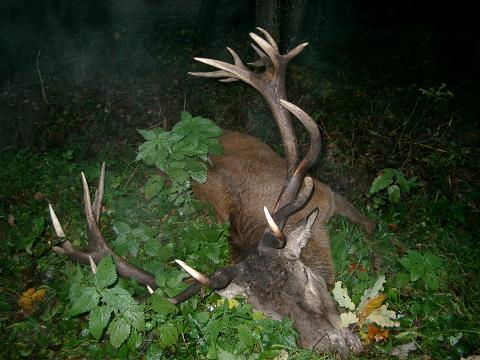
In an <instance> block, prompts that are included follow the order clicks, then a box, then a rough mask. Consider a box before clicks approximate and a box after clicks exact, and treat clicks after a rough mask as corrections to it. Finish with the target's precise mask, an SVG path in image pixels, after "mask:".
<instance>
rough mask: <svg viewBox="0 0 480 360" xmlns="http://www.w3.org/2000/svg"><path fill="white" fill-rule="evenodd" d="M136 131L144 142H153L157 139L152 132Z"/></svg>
mask: <svg viewBox="0 0 480 360" xmlns="http://www.w3.org/2000/svg"><path fill="white" fill-rule="evenodd" d="M137 131H138V132H139V134H140V135H142V136H143V138H144V139H145V140H153V139H156V138H157V134H156V133H155V132H154V131H150V130H140V129H137Z"/></svg>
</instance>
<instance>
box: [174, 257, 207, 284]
mask: <svg viewBox="0 0 480 360" xmlns="http://www.w3.org/2000/svg"><path fill="white" fill-rule="evenodd" d="M175 262H176V263H177V264H178V265H180V266H181V267H182V268H183V270H185V271H186V272H187V273H188V274H190V276H192V277H193V278H194V279H195V280H197V281H198V282H200V283H202V284H205V285H209V284H210V279H209V278H208V277H206V276H205V275H203V274H202V273H201V272H198V271H197V270H195V269H194V268H192V267H190V266H189V265H187V264H186V263H185V262H183V261H182V260H179V259H175Z"/></svg>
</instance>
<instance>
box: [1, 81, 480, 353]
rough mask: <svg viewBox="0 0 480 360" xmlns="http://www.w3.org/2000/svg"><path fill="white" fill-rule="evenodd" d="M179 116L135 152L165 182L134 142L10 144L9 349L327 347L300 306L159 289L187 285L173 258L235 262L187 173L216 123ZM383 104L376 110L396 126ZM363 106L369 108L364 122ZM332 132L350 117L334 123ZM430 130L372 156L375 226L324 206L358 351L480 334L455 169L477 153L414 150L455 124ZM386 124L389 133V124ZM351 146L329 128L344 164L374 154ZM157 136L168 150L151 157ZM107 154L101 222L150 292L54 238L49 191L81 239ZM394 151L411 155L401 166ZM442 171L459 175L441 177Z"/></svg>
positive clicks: (449, 347)
mask: <svg viewBox="0 0 480 360" xmlns="http://www.w3.org/2000/svg"><path fill="white" fill-rule="evenodd" d="M439 91H440V93H438V91H435V89H432V90H425V93H424V94H423V95H424V96H434V97H435V96H436V97H437V98H438V96H440V97H441V98H442V97H443V96H448V95H445V94H446V93H445V92H442V91H443V88H441V89H439ZM429 94H430V95H429ZM442 104H444V103H443V102H440V103H438V102H435V101H434V102H432V103H431V106H434V105H435V106H440V109H438V110H437V113H436V114H437V115H438V114H442V113H443V112H444V109H443V108H442V107H441V105H442ZM319 116H320V118H321V117H322V116H321V115H319ZM182 118H183V120H184V122H182V123H181V124H183V125H179V126H177V127H174V128H173V129H172V131H171V132H165V131H163V130H149V131H143V132H142V135H143V136H144V137H145V139H146V140H147V141H146V142H145V143H144V144H147V145H143V147H141V148H140V154H141V155H140V154H139V156H138V158H139V159H144V160H145V161H146V162H147V163H150V164H155V165H156V166H157V167H159V168H160V169H161V170H162V171H163V172H164V173H167V174H169V175H170V176H171V177H172V178H174V179H175V178H176V179H177V180H178V181H177V182H176V183H175V181H174V182H173V186H170V187H168V186H166V185H165V183H164V181H163V180H162V178H160V177H158V174H157V173H153V172H152V170H151V169H149V168H146V167H144V166H143V165H142V164H141V163H138V162H133V161H132V159H133V158H134V157H135V154H133V152H129V151H125V154H124V155H123V156H122V157H118V156H116V155H117V154H110V155H108V154H103V155H98V156H97V157H94V158H93V159H90V160H88V161H86V160H85V158H86V156H85V154H83V153H82V152H81V151H80V150H78V149H81V146H79V147H78V148H77V147H74V148H71V149H70V148H69V149H63V150H49V151H46V152H43V153H38V152H33V151H29V150H23V151H20V152H13V151H4V152H3V153H2V154H1V159H0V178H1V179H2V182H1V183H2V192H1V193H0V200H1V204H2V206H1V208H0V219H1V222H0V250H1V251H2V254H3V255H2V258H1V259H0V265H1V266H0V269H1V270H0V271H1V280H0V281H1V284H0V286H1V287H0V311H1V322H0V340H1V342H2V344H3V346H2V348H1V349H0V357H2V358H8V359H17V358H36V359H38V358H146V359H158V358H179V359H182V358H185V359H195V358H213V359H214V358H218V359H243V358H245V359H256V358H260V359H275V358H278V359H286V358H291V359H317V358H322V357H327V358H330V357H332V355H325V356H319V355H316V354H313V353H311V352H310V351H307V350H302V349H299V348H298V347H297V346H296V339H297V334H296V332H295V330H294V327H293V325H292V323H291V321H289V320H288V319H285V320H284V321H282V322H278V321H273V320H270V319H268V318H265V316H263V315H262V314H261V313H258V312H255V311H254V310H253V309H251V307H250V306H249V305H248V304H246V303H244V302H243V301H242V300H241V299H238V300H230V301H224V300H222V299H221V298H219V297H218V296H217V295H215V294H212V293H209V292H207V293H203V294H201V295H200V296H196V297H194V298H192V299H190V300H189V301H188V302H185V303H183V304H181V305H179V306H172V305H171V304H170V303H168V302H167V301H166V300H165V297H167V296H172V295H175V294H177V293H178V292H179V291H180V290H181V289H184V288H185V285H184V284H183V283H182V280H183V279H184V278H185V277H186V275H185V273H184V272H183V271H181V269H179V268H178V267H177V266H176V265H175V264H174V263H173V262H172V260H173V259H176V258H178V259H182V260H185V261H186V262H188V263H189V264H190V265H192V266H194V267H195V268H197V269H198V270H200V271H201V272H204V273H211V272H213V271H214V270H215V269H217V268H218V267H220V266H222V265H224V264H226V263H228V243H227V239H228V225H218V224H217V223H216V222H215V220H214V217H213V216H212V215H206V214H211V211H209V209H205V207H204V206H202V205H200V204H198V203H196V202H195V201H194V200H192V198H191V196H190V190H189V186H188V185H190V181H191V179H196V180H199V181H202V180H204V179H205V169H206V168H205V166H204V164H203V163H202V161H203V160H205V159H206V157H207V154H208V153H209V151H210V152H211V151H212V150H213V151H217V150H218V149H217V147H216V145H215V142H214V138H215V136H218V134H219V133H220V131H219V129H218V128H216V127H214V126H213V125H212V124H211V123H209V122H208V121H207V120H205V119H201V118H192V117H191V116H190V115H189V114H186V113H184V114H183V115H182ZM386 119H387V117H385V119H383V120H384V123H382V124H381V125H382V126H384V127H385V128H387V129H388V126H389V124H388V121H387V120H388V119H387V120H386ZM397 120H398V119H397ZM369 121H373V120H372V119H365V121H364V123H366V124H369ZM379 121H380V120H379ZM392 121H393V120H392ZM412 121H413V120H412ZM188 122H190V125H187V126H185V124H188ZM194 123H197V124H203V125H202V126H203V127H204V129H203V130H202V131H206V132H207V133H208V134H209V135H208V136H205V137H202V136H198V134H197V135H195V134H196V131H197V130H198V129H196V128H195V127H194V126H193V124H194ZM202 126H201V127H202ZM369 129H370V130H371V129H372V128H371V127H370V128H369ZM335 131H339V132H341V131H344V130H343V129H342V127H341V125H339V128H338V129H337V130H335ZM392 131H393V130H392ZM396 131H397V132H392V133H389V132H388V131H385V132H384V133H386V134H388V135H389V136H392V137H395V136H397V135H398V132H399V131H400V130H396ZM433 131H437V135H436V136H435V137H434V136H432V137H429V138H428V139H423V140H422V141H423V142H419V144H423V146H420V145H418V144H416V145H415V144H413V145H412V141H411V139H415V138H416V136H417V135H416V134H415V131H414V129H409V128H407V127H405V128H404V129H403V132H401V134H402V138H401V139H400V140H401V141H400V140H399V142H398V143H397V144H396V145H395V146H394V147H393V149H394V151H392V152H388V153H387V155H388V156H383V155H384V154H383V155H382V156H373V155H372V156H371V158H374V159H378V158H379V157H381V158H382V159H383V158H384V157H385V159H386V160H385V162H386V164H382V165H387V166H381V169H379V170H382V171H380V172H379V173H378V176H377V178H376V179H375V180H374V181H373V182H371V186H370V191H369V198H368V199H366V204H367V205H368V206H367V209H366V213H367V214H368V215H369V216H371V217H372V218H375V220H376V221H377V223H378V229H377V231H376V232H375V233H374V234H373V235H371V236H370V237H368V236H366V235H365V234H364V233H363V232H362V231H361V230H359V229H358V228H356V227H354V226H352V225H350V224H347V223H346V222H345V221H344V220H342V219H340V218H334V219H333V221H331V226H330V234H331V243H332V252H333V257H334V259H335V265H336V270H337V273H338V277H337V278H338V280H339V281H340V283H339V285H338V288H337V292H339V293H340V294H342V295H341V297H342V299H343V300H342V301H341V303H340V304H339V305H340V309H341V311H342V313H343V314H345V315H344V316H343V317H344V318H346V319H347V322H348V323H349V324H350V327H352V328H353V329H354V331H355V332H357V333H358V334H359V335H360V336H361V337H362V341H363V343H364V345H365V352H364V353H363V354H362V355H361V357H362V358H385V357H390V356H393V355H392V354H398V353H399V352H400V351H401V350H402V349H403V350H404V351H405V352H406V353H409V356H411V357H420V358H427V359H428V358H438V359H447V358H452V359H455V358H459V357H460V356H467V355H470V354H475V353H476V352H477V351H478V349H479V348H480V333H479V331H480V330H479V329H480V316H479V311H480V303H479V299H480V281H479V278H478V274H479V272H480V265H479V262H478V259H479V255H480V254H479V250H478V247H476V245H475V241H478V239H477V237H478V225H476V223H475V222H474V221H472V220H471V218H472V212H471V207H472V204H473V205H475V204H477V203H478V202H477V200H478V199H477V196H478V194H476V193H475V192H474V191H470V190H469V188H467V190H468V191H463V192H462V191H460V190H462V186H463V187H465V186H466V185H465V184H462V183H461V182H460V181H458V182H456V179H462V178H465V176H469V175H468V174H467V175H465V173H464V171H465V170H464V169H465V168H466V166H467V165H469V166H471V168H475V167H476V165H475V164H474V163H471V158H472V157H474V156H475V153H474V152H472V153H469V152H467V151H466V150H465V149H464V147H463V145H459V146H457V144H455V143H452V144H451V145H448V146H452V149H451V151H450V150H449V156H440V155H441V154H443V153H442V152H441V151H440V152H439V151H433V152H430V154H429V155H428V156H423V155H424V154H423V153H421V152H419V153H421V154H422V156H421V159H420V157H418V158H416V157H415V156H413V155H411V153H412V147H414V148H415V149H414V150H418V148H416V147H415V146H420V147H422V148H425V145H426V146H428V147H433V146H434V145H435V148H440V145H445V144H448V140H449V139H451V134H448V133H447V132H445V133H444V132H442V131H443V130H442V129H433ZM358 136H359V137H361V136H364V135H362V134H359V135H358ZM382 139H383V140H384V142H385V143H388V139H387V135H384V136H383V137H382ZM427 140H429V141H430V140H432V141H433V140H435V141H436V142H437V144H431V143H430V142H428V141H427ZM350 145H353V144H342V143H340V142H339V143H337V144H335V143H331V144H330V146H331V153H332V154H333V155H334V156H335V157H336V158H340V159H342V158H344V159H345V160H346V161H345V163H349V162H354V161H365V158H367V157H368V156H365V157H360V156H358V157H356V156H354V155H351V156H350V155H348V154H346V153H343V152H342V151H341V150H340V149H348V148H349V147H352V146H350ZM384 145H385V144H384ZM161 146H166V147H167V149H164V150H166V152H167V153H169V155H170V156H172V157H167V158H164V157H155V153H156V151H157V150H158V147H161ZM362 146H364V147H365V149H362ZM428 147H427V148H428ZM173 148H174V149H175V151H171V150H172V149H173ZM355 149H357V150H358V151H359V153H362V151H363V153H365V154H375V151H383V152H386V150H385V149H386V147H385V148H382V147H380V146H379V147H377V148H375V147H374V145H373V142H367V141H366V142H362V143H361V144H360V145H358V146H356V147H355ZM180 153H182V156H177V157H175V156H176V155H178V154H180ZM149 159H150V160H149ZM186 159H187V160H186ZM104 160H107V180H106V194H105V205H104V209H103V222H102V231H103V234H104V236H105V237H106V239H107V241H108V242H109V243H110V244H111V245H112V247H113V248H114V249H115V251H116V252H117V253H119V254H121V255H122V256H124V257H127V258H128V259H129V261H131V262H132V263H135V264H137V265H139V266H141V267H142V268H145V269H147V270H149V271H151V272H152V273H154V274H155V275H156V281H157V283H158V284H159V289H157V290H156V292H155V293H154V294H153V295H150V294H149V293H148V291H147V290H146V289H144V288H142V287H141V286H139V285H138V284H136V283H133V282H131V281H125V280H123V279H119V278H118V277H117V274H116V270H115V267H114V264H113V262H112V261H111V260H110V259H109V258H106V259H105V260H104V261H103V262H102V263H100V264H99V265H98V269H97V274H96V275H94V274H92V272H91V271H90V269H88V268H87V267H80V266H78V265H76V264H74V263H73V262H72V261H70V260H69V259H67V258H66V257H64V256H61V255H58V254H56V253H54V252H52V247H53V246H60V245H61V243H62V240H61V239H58V238H56V237H55V236H54V232H53V229H52V228H51V225H50V221H49V215H48V203H52V204H53V205H54V207H55V209H56V211H57V214H58V217H59V218H60V220H61V222H62V224H63V226H64V229H65V233H66V234H67V238H68V240H69V241H70V242H71V243H72V244H73V245H74V246H76V247H82V246H85V244H86V231H85V229H86V224H85V217H84V215H83V210H82V205H81V201H82V200H81V184H80V176H79V174H80V172H81V171H84V172H85V174H86V177H87V178H88V179H89V180H90V181H91V180H92V179H93V180H95V179H97V178H98V174H99V168H100V164H101V162H102V161H104ZM399 163H404V164H407V165H408V167H406V168H405V167H401V166H396V165H398V164H399ZM470 164H472V165H470ZM173 165H175V166H173ZM452 169H453V170H452ZM433 170H434V171H435V172H434V175H432V176H429V175H428V172H429V171H433ZM406 174H408V176H407V175H406ZM450 174H452V177H449V175H450ZM447 177H448V179H449V181H450V183H454V184H457V188H456V189H452V188H451V187H448V188H447V187H446V185H445V183H446V182H445V181H443V180H444V179H445V178H447ZM92 184H93V182H92ZM93 188H95V185H93V186H92V185H91V189H93ZM457 190H458V191H457ZM205 210H207V211H205ZM338 289H341V290H338ZM349 314H350V315H349ZM402 346H403V347H402Z"/></svg>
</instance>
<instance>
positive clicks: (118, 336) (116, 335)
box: [108, 317, 130, 349]
mask: <svg viewBox="0 0 480 360" xmlns="http://www.w3.org/2000/svg"><path fill="white" fill-rule="evenodd" d="M108 334H109V335H110V344H112V346H113V347H114V348H116V349H118V348H119V347H120V346H121V345H122V344H123V342H124V341H125V340H127V338H128V336H129V335H130V324H129V323H128V322H127V321H125V319H124V318H122V317H115V318H114V319H113V320H112V322H111V323H110V325H109V326H108Z"/></svg>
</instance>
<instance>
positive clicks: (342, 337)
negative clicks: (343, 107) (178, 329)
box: [50, 28, 362, 353]
mask: <svg viewBox="0 0 480 360" xmlns="http://www.w3.org/2000/svg"><path fill="white" fill-rule="evenodd" d="M258 30H259V31H260V32H262V33H263V35H264V36H265V39H263V38H261V37H260V36H258V35H256V34H253V33H252V34H250V36H251V38H252V39H253V41H254V42H255V43H256V45H255V44H254V45H252V46H253V48H254V50H255V51H256V53H257V54H258V55H259V56H260V60H258V61H257V62H255V63H252V64H251V65H252V66H254V67H258V68H261V69H262V70H263V71H261V72H254V71H250V70H249V69H248V68H247V67H246V66H245V65H244V64H243V63H242V61H241V60H240V57H239V56H238V55H237V54H236V53H235V52H234V51H233V50H232V49H230V48H228V51H229V52H230V53H231V54H232V56H233V59H234V64H229V63H226V62H222V61H217V60H211V59H204V58H196V60H197V61H200V62H202V63H205V64H208V65H211V66H213V67H216V68H217V69H219V70H216V71H213V72H202V73H198V72H196V73H190V74H192V75H195V76H203V77H209V78H220V79H221V81H227V82H228V81H235V80H242V81H244V82H245V83H247V84H249V85H251V86H253V87H254V88H255V89H257V90H258V91H259V92H260V93H261V94H262V95H263V96H264V98H265V99H266V100H267V103H268V104H269V106H270V108H271V109H272V112H273V115H274V118H275V120H276V123H277V125H278V128H279V130H280V133H281V136H282V141H283V144H284V147H285V152H286V159H287V174H288V176H287V178H286V180H285V184H284V186H283V189H282V191H281V192H280V193H279V196H278V200H277V203H276V205H275V207H274V209H273V212H272V214H270V212H269V211H268V209H267V208H264V212H265V216H266V218H267V221H268V224H269V226H268V227H267V228H266V229H265V231H264V233H263V236H262V237H261V238H260V239H258V242H257V244H258V245H257V247H256V248H255V249H254V251H251V252H250V253H249V255H247V256H246V257H245V258H244V259H243V260H242V261H240V262H238V263H236V264H233V265H231V266H227V267H225V268H221V269H219V270H217V271H215V273H213V274H212V275H210V276H206V275H204V274H201V273H199V272H198V271H196V270H195V269H193V268H191V267H189V266H188V265H187V264H185V263H184V262H183V261H181V260H176V262H177V263H178V264H179V265H180V266H182V268H183V269H185V271H187V272H188V273H189V274H190V275H191V276H192V278H193V279H194V280H193V284H191V285H190V286H189V287H188V288H187V289H186V290H184V291H183V292H182V293H180V294H178V295H177V296H175V297H173V298H170V299H169V301H170V302H172V303H174V304H178V303H180V302H182V301H185V300H187V299H188V298H190V297H191V296H193V295H194V294H196V293H198V292H199V291H200V289H201V288H202V287H203V286H208V287H210V288H213V289H215V290H217V291H218V292H219V293H220V294H221V295H224V296H227V297H231V296H237V295H239V296H244V297H245V298H247V300H248V302H250V303H251V304H252V305H253V306H254V307H256V308H257V309H258V310H260V311H263V312H264V313H265V314H267V315H268V316H271V317H273V318H276V319H281V318H283V317H285V316H288V317H290V318H292V319H293V321H294V323H295V326H296V328H297V330H298V332H299V333H300V342H301V345H302V346H304V347H307V348H311V349H315V350H319V351H338V352H341V353H346V352H349V351H354V352H359V351H361V349H362V346H361V343H360V341H359V340H358V338H357V337H356V336H355V335H354V334H352V333H351V332H350V331H349V330H348V329H346V328H342V327H341V325H340V320H339V315H338V312H337V309H336V307H335V304H334V302H333V299H332V298H331V297H330V295H329V292H328V289H327V285H326V282H325V279H323V278H322V277H321V276H318V275H317V274H315V273H313V272H312V271H311V270H310V269H309V268H308V267H307V266H305V265H304V264H303V263H302V261H301V260H300V252H301V250H302V248H303V247H305V245H306V244H307V242H308V239H309V236H310V229H311V227H312V225H313V224H314V222H315V219H316V217H317V215H318V209H315V210H313V211H312V212H311V213H310V214H308V215H307V216H306V217H305V218H303V219H302V220H300V221H299V222H298V223H297V224H295V225H294V226H291V227H289V228H288V229H287V228H285V224H286V222H287V219H288V218H289V217H290V216H291V215H292V214H294V213H296V212H298V211H299V210H300V209H301V208H302V207H303V206H304V205H305V203H306V202H307V201H308V199H309V197H310V195H311V193H312V190H313V181H312V179H311V178H310V177H308V176H306V173H307V171H308V169H309V168H310V166H311V164H312V163H313V161H314V160H315V158H316V157H317V156H318V154H319V151H320V140H321V139H320V133H319V130H318V128H317V125H316V124H315V121H314V120H313V119H312V118H311V117H310V116H309V115H308V114H306V113H305V112H304V111H303V110H302V109H300V108H299V107H297V106H295V105H293V104H292V103H290V102H288V101H286V100H285V99H286V93H285V70H286V66H287V64H288V63H289V61H291V60H292V59H293V58H294V57H295V56H296V55H298V54H299V53H300V52H301V51H302V50H303V49H304V48H305V46H306V45H307V44H306V43H305V44H301V45H299V46H297V47H296V48H294V49H293V50H291V51H290V52H288V53H287V54H285V55H280V54H279V52H278V46H277V44H276V43H275V41H274V40H273V39H272V38H271V36H270V35H269V34H268V32H266V31H265V30H263V29H261V28H258ZM291 114H293V115H294V116H295V117H296V118H297V119H298V120H299V121H300V122H301V123H302V125H303V126H304V127H305V128H306V130H307V132H308V134H309V137H310V148H309V150H308V151H307V153H306V155H305V156H304V158H303V159H301V160H299V156H298V145H297V141H296V137H295V133H294V131H293V126H292V121H291ZM104 181H105V166H104V165H103V166H102V169H101V175H100V182H99V185H98V188H97V191H96V193H95V198H94V201H93V205H92V203H91V199H90V195H89V189H88V184H87V181H86V179H85V176H84V175H83V173H82V183H83V192H84V207H85V214H86V217H87V224H88V239H89V240H88V242H89V248H90V249H89V252H84V251H80V250H77V249H75V248H74V247H73V246H72V244H71V243H70V242H69V241H65V242H64V243H63V245H62V246H61V247H55V248H54V250H56V251H57V252H59V253H62V254H66V255H67V256H69V257H70V258H72V259H73V260H76V261H78V262H81V263H85V264H88V263H89V261H90V259H92V260H93V261H94V262H96V263H97V262H99V261H100V260H101V259H102V257H104V256H106V255H112V256H113V258H114V259H115V261H116V264H117V268H118V272H119V274H120V275H122V276H124V277H127V278H132V279H136V280H137V281H138V282H139V283H141V284H143V285H145V286H148V287H149V288H152V289H154V288H156V287H157V285H156V283H155V277H154V275H153V274H150V273H148V272H146V271H144V270H142V269H140V268H138V267H136V266H134V265H132V264H129V263H128V262H127V261H125V260H124V259H123V258H121V257H119V256H117V255H116V254H115V253H114V252H113V251H112V250H111V248H110V247H109V246H108V244H107V243H106V242H105V240H104V238H103V236H102V234H101V232H100V217H101V209H102V198H103V192H104ZM259 185H264V184H259ZM50 214H51V218H52V222H53V225H54V228H55V231H56V233H57V235H58V236H60V237H64V236H65V235H64V232H63V230H62V228H61V225H60V222H59V221H58V219H57V217H56V215H55V212H54V211H53V209H52V207H51V206H50Z"/></svg>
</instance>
